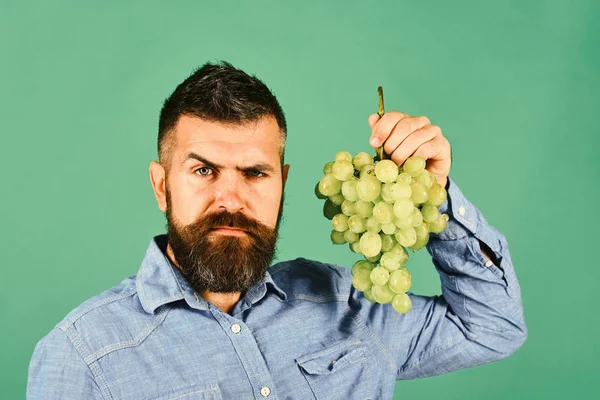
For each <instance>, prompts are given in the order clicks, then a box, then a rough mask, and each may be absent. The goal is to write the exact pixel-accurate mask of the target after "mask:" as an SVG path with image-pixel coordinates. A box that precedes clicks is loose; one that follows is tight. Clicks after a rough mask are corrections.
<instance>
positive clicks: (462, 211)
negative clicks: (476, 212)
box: [458, 206, 465, 217]
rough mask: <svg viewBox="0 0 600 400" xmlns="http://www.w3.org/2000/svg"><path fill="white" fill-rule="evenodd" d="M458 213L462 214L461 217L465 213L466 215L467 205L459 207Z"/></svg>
mask: <svg viewBox="0 0 600 400" xmlns="http://www.w3.org/2000/svg"><path fill="white" fill-rule="evenodd" d="M458 215H460V216H461V217H462V216H463V215H465V207H464V206H460V207H458Z"/></svg>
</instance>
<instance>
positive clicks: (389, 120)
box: [369, 111, 408, 147]
mask: <svg viewBox="0 0 600 400" xmlns="http://www.w3.org/2000/svg"><path fill="white" fill-rule="evenodd" d="M405 117H408V115H407V114H403V113H401V112H399V111H389V112H386V113H385V114H383V117H381V119H380V120H379V122H377V124H375V127H374V128H373V132H372V133H371V137H370V138H369V143H371V146H373V147H379V146H381V143H383V142H385V141H386V139H387V138H388V136H389V135H390V133H391V132H392V129H394V126H396V124H397V123H398V122H399V121H400V120H401V119H402V118H405Z"/></svg>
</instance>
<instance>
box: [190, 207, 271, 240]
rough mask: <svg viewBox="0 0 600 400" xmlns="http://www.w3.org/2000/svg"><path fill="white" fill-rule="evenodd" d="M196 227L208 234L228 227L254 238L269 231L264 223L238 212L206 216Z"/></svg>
mask: <svg viewBox="0 0 600 400" xmlns="http://www.w3.org/2000/svg"><path fill="white" fill-rule="evenodd" d="M194 225H196V226H197V227H198V228H200V227H201V229H202V230H204V231H206V232H208V231H209V230H211V229H214V228H217V227H221V226H223V227H228V228H234V229H241V230H244V231H246V232H248V233H249V234H251V235H253V236H258V235H260V234H261V233H263V232H264V231H265V229H269V228H268V227H267V226H266V225H264V224H263V223H261V222H259V221H257V220H255V219H252V218H250V217H247V216H246V215H244V214H242V213H240V212H236V213H230V212H229V211H227V210H224V211H221V212H217V213H211V214H208V215H206V216H204V217H203V218H202V219H201V220H199V221H197V222H196V223H195V224H194Z"/></svg>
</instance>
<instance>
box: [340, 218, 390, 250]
mask: <svg viewBox="0 0 600 400" xmlns="http://www.w3.org/2000/svg"><path fill="white" fill-rule="evenodd" d="M342 215H343V214H342ZM358 243H360V251H361V253H362V254H364V255H365V256H367V257H373V256H375V255H377V254H378V253H379V252H380V251H381V237H380V236H379V235H378V234H377V233H372V232H365V233H363V234H362V236H361V237H360V239H359V240H358Z"/></svg>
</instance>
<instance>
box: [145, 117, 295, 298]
mask: <svg viewBox="0 0 600 400" xmlns="http://www.w3.org/2000/svg"><path fill="white" fill-rule="evenodd" d="M175 132H176V134H175V136H176V138H175V146H174V148H173V149H172V158H171V168H170V171H169V175H168V176H166V177H165V191H166V199H165V203H166V206H165V210H164V211H165V212H166V215H167V223H168V236H169V246H170V248H171V249H172V251H173V254H174V256H175V261H176V263H177V264H178V266H179V267H180V269H181V270H182V271H183V272H184V274H185V275H186V277H187V278H188V279H189V280H190V283H191V284H192V286H193V287H194V288H195V289H196V291H198V292H201V291H203V290H208V291H211V292H220V293H226V292H243V291H245V290H246V289H248V287H249V286H251V285H252V284H254V283H256V282H257V281H259V280H261V279H262V278H263V277H264V272H265V271H266V269H267V268H268V266H269V265H270V263H271V261H272V258H273V254H274V250H275V242H276V238H277V228H278V225H279V219H280V217H281V211H282V199H283V187H284V184H285V180H286V178H287V170H288V167H289V166H287V165H286V166H285V168H283V170H282V168H281V165H280V153H279V150H280V140H281V133H280V130H279V126H278V124H277V122H276V120H275V119H274V118H272V117H264V118H262V119H260V120H258V121H256V122H252V123H247V124H244V125H224V124H221V123H218V122H208V121H205V120H202V119H199V118H196V117H191V116H182V117H181V118H180V119H179V120H178V122H177V125H176V127H175ZM152 168H155V167H152V166H151V171H152ZM153 181H154V178H153ZM153 184H154V183H153ZM155 192H156V189H155ZM159 202H160V201H159Z"/></svg>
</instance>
